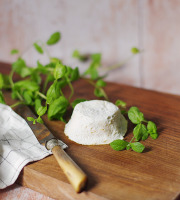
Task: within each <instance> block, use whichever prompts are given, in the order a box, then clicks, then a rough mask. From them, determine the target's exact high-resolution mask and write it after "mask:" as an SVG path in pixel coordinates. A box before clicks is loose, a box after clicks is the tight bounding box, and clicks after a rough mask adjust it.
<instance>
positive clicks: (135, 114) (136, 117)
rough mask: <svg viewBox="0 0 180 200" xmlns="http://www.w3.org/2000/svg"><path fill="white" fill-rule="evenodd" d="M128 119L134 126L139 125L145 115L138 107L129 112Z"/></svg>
mask: <svg viewBox="0 0 180 200" xmlns="http://www.w3.org/2000/svg"><path fill="white" fill-rule="evenodd" d="M128 117H129V119H130V120H131V122H132V123H133V124H139V123H140V122H142V121H143V120H144V115H143V113H142V112H140V111H139V109H138V108H137V107H131V108H130V109H129V110H128Z"/></svg>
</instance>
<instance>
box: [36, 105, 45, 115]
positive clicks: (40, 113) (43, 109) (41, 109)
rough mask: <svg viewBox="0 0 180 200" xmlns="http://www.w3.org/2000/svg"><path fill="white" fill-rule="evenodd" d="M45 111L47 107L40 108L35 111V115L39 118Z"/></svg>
mask: <svg viewBox="0 0 180 200" xmlns="http://www.w3.org/2000/svg"><path fill="white" fill-rule="evenodd" d="M46 111H47V106H41V107H39V108H38V110H37V114H38V115H39V116H40V117H41V116H43V115H44V114H45V113H46Z"/></svg>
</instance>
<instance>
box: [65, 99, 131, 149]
mask: <svg viewBox="0 0 180 200" xmlns="http://www.w3.org/2000/svg"><path fill="white" fill-rule="evenodd" d="M126 131H127V120H126V119H125V118H124V116H123V115H122V114H121V111H120V109H119V108H118V107H117V106H116V105H114V104H113V103H110V102H108V101H103V100H91V101H85V102H81V103H79V104H77V105H76V106H75V108H74V111H73V113H72V116H71V119H70V120H69V122H68V123H67V124H66V126H65V130H64V132H65V134H66V135H67V136H68V137H69V139H70V140H72V141H74V142H76V143H79V144H84V145H100V144H109V143H111V142H112V141H114V140H117V139H123V138H124V137H123V136H124V135H125V133H126Z"/></svg>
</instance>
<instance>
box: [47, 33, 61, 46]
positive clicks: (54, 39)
mask: <svg viewBox="0 0 180 200" xmlns="http://www.w3.org/2000/svg"><path fill="white" fill-rule="evenodd" d="M60 38H61V34H60V32H55V33H53V34H52V35H51V36H50V38H49V39H48V41H47V42H46V44H47V45H53V44H56V43H57V42H58V41H59V40H60Z"/></svg>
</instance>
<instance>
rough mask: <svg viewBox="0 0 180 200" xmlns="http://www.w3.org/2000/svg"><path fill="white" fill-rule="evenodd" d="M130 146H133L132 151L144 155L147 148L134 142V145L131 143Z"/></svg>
mask: <svg viewBox="0 0 180 200" xmlns="http://www.w3.org/2000/svg"><path fill="white" fill-rule="evenodd" d="M130 145H131V148H132V150H133V151H136V152H138V153H142V152H143V150H144V148H145V146H144V145H143V144H141V143H140V142H134V143H131V144H130Z"/></svg>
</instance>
